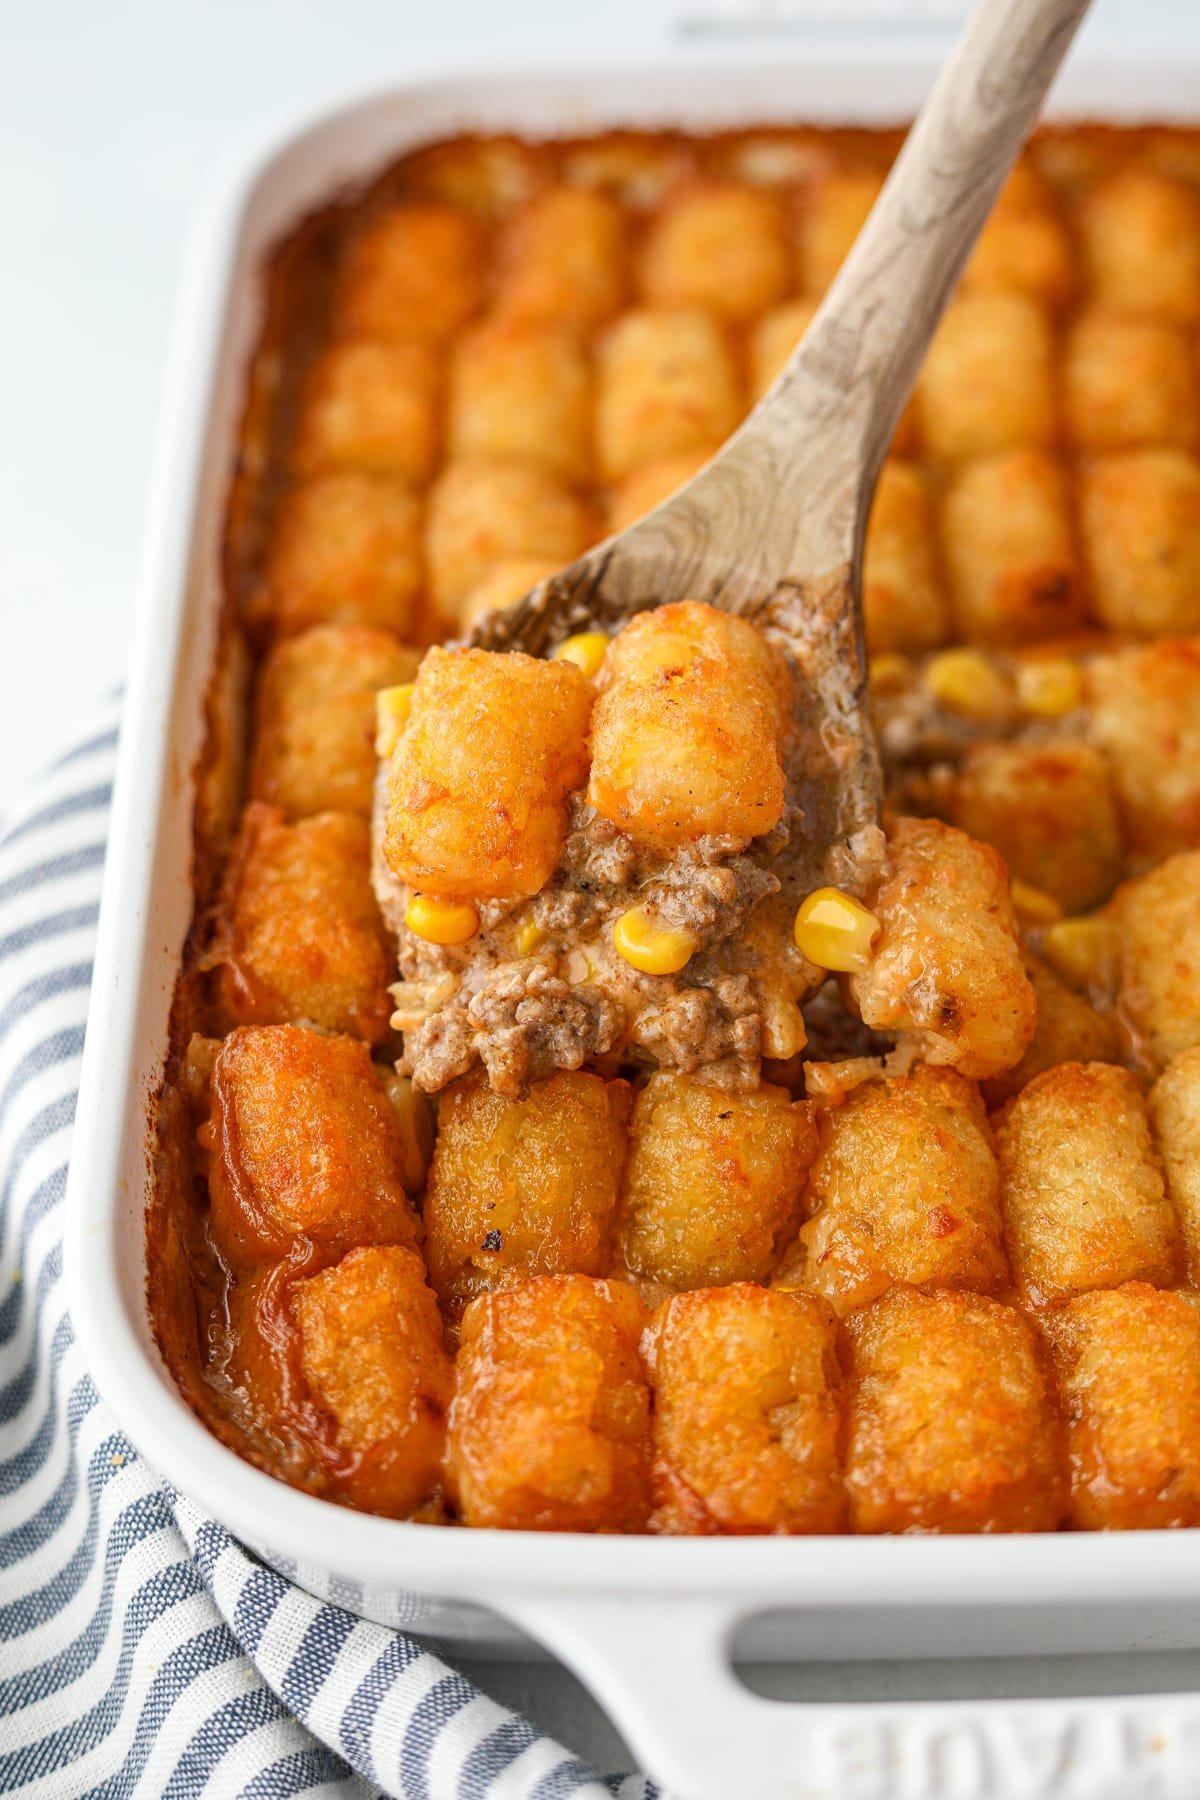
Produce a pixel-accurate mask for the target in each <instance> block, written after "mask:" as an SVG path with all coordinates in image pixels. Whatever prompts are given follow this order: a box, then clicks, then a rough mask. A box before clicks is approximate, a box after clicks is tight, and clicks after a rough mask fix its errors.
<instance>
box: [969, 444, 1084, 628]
mask: <svg viewBox="0 0 1200 1800" xmlns="http://www.w3.org/2000/svg"><path fill="white" fill-rule="evenodd" d="M942 554H943V557H944V559H945V566H946V574H947V578H948V581H949V587H950V602H951V610H952V612H953V615H954V619H955V622H956V624H957V626H958V629H959V632H960V634H961V635H962V636H963V637H964V638H965V639H966V640H967V641H968V642H969V643H973V644H1023V643H1030V642H1033V641H1034V640H1035V639H1037V638H1048V637H1056V636H1058V635H1059V634H1060V633H1065V632H1068V631H1071V630H1073V629H1074V628H1075V627H1077V626H1078V625H1080V624H1081V623H1082V621H1083V615H1084V596H1083V585H1082V582H1081V581H1080V573H1079V566H1078V559H1077V557H1076V553H1075V544H1074V537H1073V534H1072V530H1071V519H1070V513H1069V511H1068V504H1067V487H1066V482H1065V480H1064V477H1063V472H1062V470H1061V468H1060V467H1059V465H1058V463H1057V462H1056V461H1055V460H1054V458H1053V457H1051V456H1048V455H1046V454H1045V453H1044V452H1042V451H1040V450H1010V451H1006V452H1005V453H1004V454H1002V455H1000V456H989V457H985V458H983V459H982V460H981V461H979V462H973V463H967V464H965V465H964V466H963V467H962V468H961V469H960V470H959V471H958V473H957V475H956V476H955V478H954V480H953V481H952V482H951V484H950V487H949V489H948V491H947V493H946V496H945V500H944V501H943V505H942Z"/></svg>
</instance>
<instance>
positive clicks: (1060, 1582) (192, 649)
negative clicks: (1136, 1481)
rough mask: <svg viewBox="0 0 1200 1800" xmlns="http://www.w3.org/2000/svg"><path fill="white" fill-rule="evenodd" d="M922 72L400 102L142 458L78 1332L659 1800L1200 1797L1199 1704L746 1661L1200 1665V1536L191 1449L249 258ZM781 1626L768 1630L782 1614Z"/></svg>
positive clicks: (1154, 106) (1155, 90) (255, 204)
mask: <svg viewBox="0 0 1200 1800" xmlns="http://www.w3.org/2000/svg"><path fill="white" fill-rule="evenodd" d="M932 74H933V69H932V66H931V65H930V63H929V61H928V60H927V59H925V58H922V57H918V56H905V57H903V58H900V59H896V58H889V59H888V60H887V61H886V62H884V61H882V60H881V59H878V58H876V59H872V58H871V57H869V56H864V55H856V56H855V57H853V59H849V60H848V59H846V58H843V57H840V56H838V55H836V54H833V53H831V52H830V51H828V50H826V51H824V52H821V53H814V54H813V55H811V56H806V57H804V59H803V60H794V61H791V60H789V61H776V62H774V63H773V64H772V65H771V66H769V67H767V66H757V65H751V64H749V63H738V62H736V61H735V62H734V63H732V64H731V63H730V61H729V59H728V57H724V58H722V61H721V63H720V64H717V63H716V62H715V61H710V60H707V59H705V60H695V59H690V60H688V61H682V60H679V59H675V60H671V61H667V62H663V63H659V64H654V65H647V64H645V63H642V64H641V65H639V66H638V67H636V68H626V69H608V70H593V71H590V72H586V73H585V72H582V71H580V70H578V69H576V70H571V71H568V72H566V73H553V74H549V75H536V76H534V75H522V76H520V77H505V78H503V79H497V78H495V77H490V78H485V77H480V78H478V79H466V78H458V77H455V78H451V79H445V80H437V81H424V82H421V83H420V84H415V85H410V86H407V87H405V86H400V87H397V88H396V89H395V90H393V91H392V92H390V93H386V94H382V95H380V96H378V97H374V98H370V99H367V100H365V101H360V102H358V103H356V104H353V105H349V106H346V107H343V108H342V109H340V110H336V111H333V112H330V113H328V114H326V115H324V116H322V117H320V118H318V119H317V120H316V122H315V123H313V122H310V123H308V124H307V125H306V126H305V127H304V128H303V129H301V130H299V131H297V132H296V133H294V134H292V135H289V136H283V137H281V138H278V139H276V140H275V142H274V143H273V145H272V146H271V147H270V148H269V149H268V150H267V151H266V152H265V153H264V154H262V155H259V156H257V157H254V158H250V159H248V160H247V161H246V162H245V163H244V165H243V166H242V167H241V169H240V170H239V172H238V173H237V175H236V178H235V179H233V180H232V181H230V182H228V183H226V184H225V185H224V187H223V189H222V192H221V194H220V195H219V197H218V199H217V202H216V204H215V205H214V206H213V208H212V209H211V212H210V214H209V216H208V217H207V218H206V219H205V221H204V224H203V229H202V230H201V232H200V233H199V234H198V238H197V242H196V247H195V256H194V260H193V262H192V265H191V268H190V273H189V277H188V280H187V283H186V287H185V298H184V303H183V307H182V315H181V318H180V321H179V329H178V335H177V339H176V344H175V356H174V359H173V364H172V374H171V379H170V386H169V392H168V397H167V406H166V421H165V431H164V436H163V440H162V443H161V446H160V451H159V455H158V457H157V460H156V468H157V481H156V487H155V492H154V495H153V504H152V508H151V524H150V530H149V540H148V545H147V553H146V562H145V571H144V589H143V594H142V604H141V620H140V627H139V632H138V638H137V649H136V661H135V668H134V671H133V675H132V679H131V683H130V688H129V698H128V703H127V711H126V719H125V730H124V734H123V740H122V747H121V758H120V769H119V776H118V782H117V789H116V799H115V803H114V814H113V826H112V837H111V843H110V848H109V861H108V873H107V877H106V886H105V895H104V905H103V909H102V914H101V922H100V937H99V945H98V949H97V957H96V977H95V988H94V993H93V1000H92V1013H91V1019H90V1023H89V1027H88V1038H87V1048H86V1052H85V1057H84V1070H83V1079H82V1085H81V1092H80V1100H79V1114H78V1122H77V1126H76V1143H75V1154H74V1157H73V1160H72V1169H71V1179H70V1184H69V1192H68V1273H69V1278H70V1283H71V1304H72V1310H73V1313H74V1318H75V1324H76V1328H77V1329H78V1331H79V1333H80V1335H81V1338H82V1340H83V1343H84V1347H85V1351H86V1353H87V1358H88V1362H89V1365H90V1368H91V1370H92V1373H93V1375H94V1377H95V1380H96V1382H97V1384H98V1386H99V1388H100V1391H101V1393H102V1394H103V1396H104V1398H105V1400H106V1401H107V1402H108V1404H109V1405H110V1406H111V1408H112V1409H113V1411H114V1412H115V1413H116V1415H117V1417H118V1419H119V1420H120V1422H121V1424H122V1426H123V1427H124V1429H125V1430H126V1431H127V1432H128V1433H129V1435H130V1436H131V1437H132V1438H133V1439H134V1441H135V1442H136V1443H137V1445H138V1446H139V1448H140V1449H141V1450H142V1451H144V1453H145V1454H146V1456H147V1457H148V1458H149V1459H150V1461H151V1462H153V1463H154V1464H155V1465H156V1466H157V1467H158V1468H159V1469H160V1470H161V1471H162V1472H163V1474H164V1475H165V1476H166V1477H167V1478H168V1479H169V1480H170V1481H172V1482H173V1483H174V1484H175V1485H176V1486H177V1487H179V1488H180V1489H181V1490H182V1491H183V1492H185V1493H186V1494H188V1495H189V1496H191V1497H192V1498H193V1499H194V1500H195V1501H196V1502H198V1504H199V1505H201V1506H202V1507H204V1508H206V1509H207V1510H208V1511H209V1512H211V1513H212V1514H214V1515H215V1516H216V1517H218V1518H219V1519H221V1520H222V1521H223V1522H224V1523H225V1524H226V1525H227V1526H229V1528H230V1529H231V1530H232V1531H234V1532H235V1533H236V1534H237V1535H238V1536H239V1537H240V1538H242V1539H243V1540H245V1542H247V1543H248V1544H250V1545H251V1546H252V1547H253V1548H254V1549H255V1550H256V1551H258V1552H259V1553H260V1554H261V1555H262V1556H263V1557H264V1558H266V1559H267V1560H268V1561H269V1562H270V1563H272V1564H273V1565H274V1566H275V1567H276V1568H278V1569H280V1570H282V1571H284V1572H285V1573H287V1574H289V1575H291V1576H292V1577H293V1578H294V1579H296V1580H297V1581H299V1582H301V1583H302V1584H303V1585H304V1586H306V1587H307V1588H309V1589H310V1590H311V1591H312V1592H314V1593H316V1594H319V1595H321V1596H323V1597H328V1598H332V1599H336V1600H337V1601H338V1602H339V1603H340V1604H342V1605H344V1606H348V1607H351V1608H353V1609H354V1610H355V1611H358V1612H360V1613H362V1614H363V1615H364V1616H366V1617H368V1618H373V1619H376V1620H379V1621H381V1622H384V1623H388V1624H395V1625H402V1626H406V1627H409V1628H413V1629H419V1630H426V1631H430V1632H435V1633H436V1634H437V1635H438V1636H439V1637H441V1638H443V1639H445V1638H451V1639H454V1640H456V1641H459V1642H461V1643H463V1644H470V1645H471V1646H472V1647H473V1648H474V1649H475V1650H476V1651H478V1650H479V1649H480V1648H481V1647H484V1646H490V1647H493V1648H495V1649H497V1650H502V1649H503V1648H504V1647H505V1646H509V1647H511V1646H512V1645H514V1644H515V1643H518V1642H520V1641H521V1639H520V1637H519V1633H518V1630H517V1629H516V1628H520V1631H523V1632H525V1633H528V1634H530V1635H532V1636H533V1637H534V1638H536V1639H538V1640H539V1641H541V1642H542V1643H544V1644H546V1645H547V1646H549V1647H550V1648H551V1649H553V1650H554V1651H555V1652H557V1653H558V1654H559V1655H561V1656H562V1657H563V1659H564V1660H565V1661H566V1662H568V1663H569V1664H571V1665H572V1666H573V1667H574V1668H575V1670H576V1671H577V1672H578V1673H579V1674H580V1676H581V1677H582V1678H583V1680H584V1681H585V1682H587V1683H588V1685H589V1686H590V1687H591V1688H592V1689H593V1691H594V1692H595V1693H596V1695H597V1696H598V1698H599V1699H600V1700H601V1701H602V1702H603V1703H604V1704H605V1705H606V1706H607V1707H608V1708H609V1709H610V1711H611V1712H612V1714H613V1716H614V1718H615V1720H616V1722H617V1723H618V1725H619V1726H620V1728H621V1730H622V1731H623V1732H624V1734H625V1736H626V1737H627V1739H628V1741H629V1743H630V1744H631V1746H632V1747H633V1749H634V1751H635V1753H636V1754H637V1756H638V1757H639V1758H640V1759H642V1761H643V1763H644V1766H646V1767H647V1768H649V1769H650V1770H651V1771H652V1772H653V1773H654V1774H655V1775H657V1776H658V1777H659V1778H660V1779H661V1780H663V1781H664V1782H665V1783H666V1785H667V1786H668V1787H669V1788H670V1789H671V1791H672V1793H673V1795H675V1796H677V1800H784V1797H785V1796H789V1797H791V1800H801V1796H804V1797H805V1800H818V1797H825V1800H849V1797H850V1796H852V1795H864V1796H865V1795H868V1794H869V1795H871V1796H876V1797H878V1800H889V1797H892V1796H894V1797H896V1800H900V1797H902V1796H904V1797H911V1800H924V1797H925V1796H927V1795H933V1794H937V1795H939V1796H943V1797H944V1800H972V1797H974V1796H984V1795H987V1796H992V1797H997V1800H999V1797H1002V1796H1012V1797H1013V1800H1017V1797H1021V1800H1023V1797H1024V1796H1026V1795H1029V1794H1031V1793H1034V1792H1036V1793H1038V1794H1043V1795H1072V1796H1078V1797H1079V1800H1096V1797H1097V1796H1099V1795H1102V1794H1103V1795H1112V1796H1114V1800H1115V1797H1116V1796H1120V1800H1137V1797H1138V1796H1141V1795H1150V1794H1151V1793H1153V1794H1155V1795H1160V1796H1161V1795H1180V1796H1182V1795H1196V1794H1200V1773H1197V1771H1200V1699H1193V1698H1191V1697H1189V1696H1168V1697H1164V1698H1146V1697H1141V1698H1137V1699H1130V1700H1112V1699H1105V1700H1096V1701H1089V1700H1057V1699H1056V1700H1052V1701H1018V1702H1007V1701H1006V1702H977V1701H964V1702H958V1703H946V1704H925V1703H919V1704H909V1705H854V1706H837V1705H820V1706H794V1705H793V1706H787V1705H779V1704H775V1703H772V1702H769V1701H766V1700H762V1699H759V1698H756V1697H754V1696H753V1695H751V1694H750V1693H749V1692H747V1691H746V1690H745V1689H744V1688H743V1687H742V1686H741V1685H740V1684H739V1683H738V1682H737V1680H736V1679H735V1677H734V1676H733V1674H732V1672H731V1670H730V1668H729V1664H728V1645H729V1642H730V1640H731V1638H732V1635H733V1633H734V1631H735V1629H738V1628H739V1627H741V1626H743V1625H744V1623H745V1621H747V1620H751V1619H754V1618H755V1617H756V1616H757V1615H763V1614H765V1613H767V1612H768V1610H770V1612H771V1616H770V1617H769V1618H763V1619H761V1620H760V1622H759V1623H758V1624H757V1625H756V1626H755V1627H754V1628H753V1629H751V1630H750V1631H749V1632H748V1633H742V1634H741V1635H740V1636H739V1648H740V1650H741V1651H742V1652H743V1653H745V1654H747V1655H749V1656H751V1657H752V1656H754V1655H755V1654H757V1655H760V1656H762V1655H769V1656H772V1657H781V1656H783V1657H794V1658H810V1659H811V1658H824V1657H833V1658H839V1659H841V1658H848V1657H868V1656H875V1657H879V1656H888V1657H895V1656H905V1655H910V1656H928V1655H952V1654H958V1655H964V1654H978V1653H990V1652H995V1653H1004V1652H1017V1651H1021V1652H1031V1651H1053V1650H1079V1649H1094V1650H1099V1649H1108V1650H1114V1649H1134V1648H1155V1649H1166V1648H1179V1647H1194V1646H1200V1534H1197V1533H1161V1534H1154V1533H1131V1534H1127V1535H1123V1536H1117V1535H1114V1536H1107V1537H1105V1536H1088V1535H1074V1536H1072V1535H1063V1536H1045V1537H1012V1538H990V1539H978V1538H975V1539H967V1538H943V1539H912V1538H885V1539H863V1538H849V1537H847V1538H836V1539H820V1540H817V1539H803V1538H799V1539H745V1540H728V1539H727V1540H687V1539H655V1538H650V1537H642V1538H617V1537H586V1538H585V1537H555V1536H539V1535H536V1534H528V1533H508V1534H505V1533H496V1532H491V1531H447V1530H435V1529H431V1528H429V1527H423V1526H419V1525H407V1524H401V1523H396V1522H393V1521H389V1520H384V1519H377V1518H367V1517H362V1516H359V1515H356V1514H353V1513H349V1512H346V1511H343V1510H340V1509H337V1508H334V1507H332V1506H331V1505H329V1504H328V1503H326V1502H323V1501H320V1500H317V1499H314V1498H311V1497H310V1496H308V1495H305V1494H302V1493H299V1492H296V1491H294V1490H292V1489H290V1488H287V1487H284V1486H282V1485H280V1484H279V1483H277V1482H275V1481H272V1480H271V1479H270V1478H268V1477H267V1476H266V1475H263V1474H261V1473H260V1472H259V1471H257V1470H255V1469H253V1468H251V1467H250V1466H249V1465H248V1464H246V1463H243V1462H242V1461H240V1460H239V1459H238V1458H237V1457H236V1456H235V1455H234V1454H233V1453H232V1452H230V1451H229V1450H226V1449H224V1448H223V1447H222V1446H221V1445H220V1444H218V1443H217V1442H216V1440H215V1439H213V1438H212V1437H210V1436H209V1434H208V1433H207V1432H206V1430H205V1429H204V1427H203V1426H202V1425H201V1424H200V1423H199V1421H198V1420H197V1419H196V1418H195V1417H194V1416H193V1414H192V1413H191V1412H190V1411H189V1409H188V1408H187V1406H186V1405H185V1404H184V1402H183V1400H182V1399H181V1398H180V1396H179V1394H178V1393H177V1391H176V1389H175V1387H174V1385H173V1384H172V1382H171V1379H170V1377H169V1376H168V1374H167V1373H166V1371H165V1369H164V1367H163V1365H162V1363H161V1360H160V1358H159V1356H158V1353H157V1350H156V1347H155V1343H154V1339H153V1336H152V1334H151V1331H150V1327H149V1323H148V1320H147V1314H146V1307H145V1299H144V1280H145V1274H144V1251H143V1209H144V1204H145V1199H146V1190H147V1180H148V1172H147V1150H146V1145H147V1112H148V1105H149V1100H150V1097H151V1096H152V1095H153V1093H154V1092H155V1090H156V1087H157V1085H158V1082H159V1079H160V1075H161V1069H162V1062H163V1057H164V1054H165V1045H166V1028H167V1016H168V1009H169V1005H170V999H171V992H172V987H173V984H174V980H175V975H176V969H177V964H178V958H179V953H180V947H181V945H182V942H183V938H184V934H185V931H186V928H187V925H188V920H189V916H190V912H191V906H192V894H191V886H190V854H191V830H192V818H191V804H192V795H191V786H190V777H189V772H190V770H191V769H192V768H193V766H194V764H195V760H196V757H197V754H198V751H199V748H200V738H201V729H202V723H201V705H202V696H203V693H204V689H205V686H206V682H207V678H208V674H209V668H210V662H211V658H212V655H213V649H214V643H215V621H216V612H217V602H218V597H219V543H220V534H221V524H222V512H223V506H224V501H225V496H226V491H227V486H228V482H229V477H230V471H231V467H232V459H233V453H234V442H235V433H236V428H237V423H238V417H239V411H240V406H241V402H242V397H243V381H244V377H245V371H246V366H247V361H248V357H249V353H250V349H251V346H252V344H253V342H254V340H255V336H256V333H257V330H258V325H259V317H258V308H259V304H260V298H261V294H260V284H259V279H258V275H259V270H260V267H261V264H262V261H263V257H264V253H265V251H266V249H267V247H268V246H269V245H270V244H271V243H272V242H273V240H275V239H276V238H277V237H278V236H279V235H280V234H281V233H282V232H283V231H284V230H285V229H286V228H287V227H288V226H289V225H291V224H292V223H293V222H294V221H295V220H296V219H297V218H298V217H299V216H300V215H301V214H302V213H303V212H304V211H305V210H306V209H308V208H310V207H312V206H314V205H316V204H318V203H320V202H321V201H323V200H324V199H326V198H328V197H329V195H330V194H331V193H332V192H333V191H334V190H336V189H337V188H338V187H339V186H340V185H341V184H342V183H343V182H345V181H346V180H348V179H353V178H355V177H357V176H360V175H363V174H366V173H368V172H369V171H371V170H373V169H374V168H376V167H377V166H379V165H380V164H382V163H383V162H384V161H385V160H387V159H388V158H390V157H392V156H394V155H396V154H398V153H400V152H402V151H403V150H404V149H405V148H406V147H408V146H411V145H413V144H415V143H419V142H421V141H422V140H426V139H429V138H432V137H440V136H444V135H447V134H450V133H453V132H455V131H457V130H460V129H463V128H473V129H483V130H487V129H493V128H504V127H511V128H514V129H516V130H519V131H522V132H525V133H527V134H530V135H535V136H536V135H539V134H546V135H553V134H555V133H562V132H570V133H578V132H581V131H587V130H589V129H592V128H596V129H603V128H604V127H607V126H611V125H616V124H622V123H641V124H647V125H683V126H686V127H695V128H704V127H707V126H715V125H722V124H735V123H742V122H747V123H749V122H756V121H765V120H770V119H772V118H775V119H807V120H817V121H822V120H823V121H828V122H831V123H832V122H855V121H860V122H886V121H894V120H897V119H901V118H903V117H905V116H907V115H909V114H910V113H911V112H912V111H914V110H915V108H916V107H917V105H918V104H919V103H920V100H921V98H922V96H923V94H924V92H925V90H926V88H927V86H928V84H929V82H930V80H931V78H932ZM1055 108H1056V110H1057V111H1058V112H1059V113H1068V114H1071V115H1074V116H1102V117H1107V118H1125V119H1137V118H1164V119H1165V118H1171V117H1174V118H1189V117H1192V116H1195V115H1196V114H1197V113H1200V65H1196V64H1191V65H1187V64H1184V63H1182V62H1180V61H1179V60H1176V61H1174V62H1172V63H1155V64H1150V63H1145V64H1138V63H1137V62H1131V61H1130V60H1129V59H1123V60H1122V61H1121V63H1120V65H1119V66H1117V65H1116V64H1110V65H1101V64H1098V63H1096V62H1091V63H1088V62H1084V61H1081V62H1079V63H1076V64H1075V65H1073V66H1072V67H1070V68H1069V69H1068V70H1067V72H1066V74H1065V76H1064V78H1063V79H1062V81H1061V82H1060V84H1059V88H1058V91H1057V98H1056V101H1055ZM781 1609H782V1610H781Z"/></svg>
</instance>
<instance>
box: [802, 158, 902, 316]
mask: <svg viewBox="0 0 1200 1800" xmlns="http://www.w3.org/2000/svg"><path fill="white" fill-rule="evenodd" d="M882 186H883V176H882V174H879V173H877V172H876V171H875V170H870V171H862V172H858V171H855V170H849V169H838V170H836V171H834V172H832V173H830V174H827V175H822V176H820V177H818V179H817V180H816V181H814V182H813V183H812V184H811V186H810V188H809V190H808V193H807V195H806V197H805V204H804V209H803V212H802V214H801V219H800V241H799V273H800V285H801V287H802V288H803V289H804V291H805V292H806V293H809V294H823V293H824V292H825V289H826V288H827V287H828V286H829V284H830V282H831V281H832V280H833V278H834V276H835V275H836V274H837V272H838V270H839V269H840V268H841V266H842V264H843V263H844V262H845V260H846V257H847V255H848V253H849V250H850V247H851V245H852V244H853V242H854V240H855V238H856V237H857V236H858V234H859V232H860V231H861V230H862V228H863V226H864V225H865V224H866V222H867V215H868V213H869V212H870V210H871V208H872V207H873V206H874V204H875V201H876V199H877V198H878V195H879V190H880V188H881V187H882Z"/></svg>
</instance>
